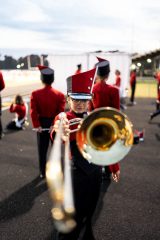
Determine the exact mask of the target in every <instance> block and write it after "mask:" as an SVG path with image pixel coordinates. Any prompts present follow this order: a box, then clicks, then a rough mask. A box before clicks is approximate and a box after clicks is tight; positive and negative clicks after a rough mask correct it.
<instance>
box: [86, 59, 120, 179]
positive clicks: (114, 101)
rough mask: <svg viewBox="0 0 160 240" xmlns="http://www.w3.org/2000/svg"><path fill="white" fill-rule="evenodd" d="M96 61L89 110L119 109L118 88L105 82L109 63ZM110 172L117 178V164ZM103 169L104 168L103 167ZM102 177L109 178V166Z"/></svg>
mask: <svg viewBox="0 0 160 240" xmlns="http://www.w3.org/2000/svg"><path fill="white" fill-rule="evenodd" d="M97 59H98V61H99V62H98V63H97V64H96V67H98V70H97V78H96V83H95V84H94V87H93V91H92V93H93V98H92V101H91V102H90V103H89V109H90V111H91V110H93V109H96V108H100V107H113V108H116V109H118V110H119V109H120V96H119V89H118V88H117V87H115V86H112V85H109V84H107V80H108V77H109V73H110V64H109V61H108V60H105V59H102V58H99V57H97ZM112 168H113V169H112V172H114V174H112V175H113V178H115V179H117V180H119V177H120V170H119V165H118V164H115V165H112ZM103 170H104V168H103ZM103 178H109V180H110V168H108V167H105V171H103Z"/></svg>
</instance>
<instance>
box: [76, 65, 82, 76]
mask: <svg viewBox="0 0 160 240" xmlns="http://www.w3.org/2000/svg"><path fill="white" fill-rule="evenodd" d="M81 72H82V64H78V65H77V70H76V72H75V74H79V73H81Z"/></svg>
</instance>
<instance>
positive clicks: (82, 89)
mask: <svg viewBox="0 0 160 240" xmlns="http://www.w3.org/2000/svg"><path fill="white" fill-rule="evenodd" d="M94 74H95V69H92V70H90V71H87V72H83V73H80V74H77V75H73V76H71V77H68V78H67V94H68V103H69V106H70V111H68V112H66V122H67V120H71V119H74V118H84V117H85V116H86V115H87V114H88V113H87V109H88V103H89V101H90V100H91V98H92V94H91V87H92V84H93V79H94ZM59 118H60V117H59V115H58V116H57V117H56V118H55V124H54V128H53V131H52V133H51V137H52V139H53V138H54V135H55V131H57V129H58V127H57V126H58V122H59V120H58V119H59ZM67 126H68V125H67V124H66V130H65V132H67V128H68V127H67ZM74 128H77V125H72V126H71V130H73V129H74ZM54 130H55V131H54ZM70 151H71V161H72V162H71V163H72V165H71V166H72V177H73V194H74V200H75V210H76V213H75V220H76V222H77V225H76V227H75V228H74V229H73V230H72V231H71V232H70V233H67V234H64V233H61V232H58V235H57V240H78V239H79V236H80V234H82V230H84V229H85V230H84V234H83V237H82V239H83V240H94V239H95V238H94V235H93V231H92V216H93V214H94V211H95V208H96V205H97V202H98V199H99V194H100V186H101V177H102V176H101V167H100V166H97V165H94V164H92V163H89V162H88V161H87V160H86V159H85V158H84V157H83V156H82V154H81V153H80V151H79V149H78V147H77V144H76V133H75V132H72V133H70ZM110 169H111V171H113V167H112V166H111V167H110ZM114 176H115V178H114V180H115V181H118V178H117V177H116V175H114Z"/></svg>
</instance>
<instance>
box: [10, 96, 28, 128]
mask: <svg viewBox="0 0 160 240" xmlns="http://www.w3.org/2000/svg"><path fill="white" fill-rule="evenodd" d="M9 111H10V112H11V113H15V118H14V119H13V120H12V121H11V122H9V123H8V124H7V126H6V129H8V130H22V129H23V126H24V124H25V121H26V120H27V113H28V105H27V104H26V103H25V102H24V100H23V98H22V96H21V95H19V94H18V95H16V96H15V99H14V101H13V103H12V104H11V105H10V108H9Z"/></svg>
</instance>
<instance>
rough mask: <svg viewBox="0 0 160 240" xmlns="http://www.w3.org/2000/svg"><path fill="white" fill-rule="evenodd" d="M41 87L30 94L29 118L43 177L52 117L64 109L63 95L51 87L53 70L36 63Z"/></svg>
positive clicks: (43, 176) (42, 176)
mask: <svg viewBox="0 0 160 240" xmlns="http://www.w3.org/2000/svg"><path fill="white" fill-rule="evenodd" d="M38 68H39V70H40V73H41V81H42V84H43V87H42V88H41V89H37V90H35V91H34V92H32V94H31V102H30V103H31V119H32V124H33V127H34V128H35V130H36V131H37V146H38V157H39V170H40V178H45V169H46V161H47V152H48V148H49V143H50V133H49V129H50V128H51V126H52V123H53V121H54V118H55V116H56V115H57V114H59V113H60V112H63V111H64V109H65V96H64V94H63V93H62V92H60V91H58V90H56V89H55V88H53V87H52V83H53V82H54V70H53V69H51V68H49V67H46V66H42V65H38Z"/></svg>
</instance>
